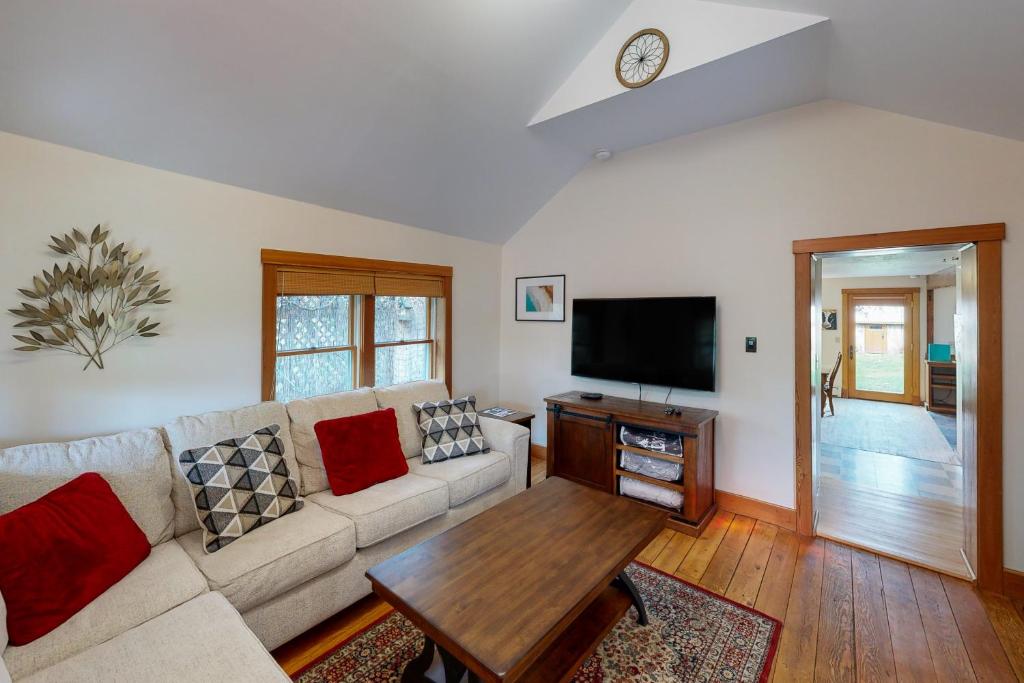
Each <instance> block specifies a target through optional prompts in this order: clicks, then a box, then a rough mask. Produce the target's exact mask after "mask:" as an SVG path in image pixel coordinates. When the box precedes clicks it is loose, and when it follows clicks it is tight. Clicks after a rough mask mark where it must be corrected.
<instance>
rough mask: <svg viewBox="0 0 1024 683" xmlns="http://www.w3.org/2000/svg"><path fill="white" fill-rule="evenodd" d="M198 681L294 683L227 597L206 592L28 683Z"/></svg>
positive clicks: (35, 677) (50, 669)
mask: <svg viewBox="0 0 1024 683" xmlns="http://www.w3.org/2000/svg"><path fill="white" fill-rule="evenodd" d="M196 680H202V681H223V682H225V683H230V682H239V683H240V682H241V681H245V683H289V682H290V679H289V678H288V677H287V676H286V675H285V674H284V672H283V671H282V670H281V667H279V666H278V665H277V662H275V661H274V658H273V657H271V656H270V653H269V652H267V651H266V649H265V648H264V647H263V645H262V644H261V643H260V641H259V640H257V639H256V636H255V635H254V634H253V632H252V631H251V630H249V627H248V626H246V625H245V622H244V621H243V620H242V617H241V615H239V614H238V612H237V611H236V610H235V609H234V608H233V607H232V606H231V605H230V604H229V603H228V601H227V600H225V599H224V596H222V595H220V594H219V593H207V594H206V595H202V596H199V597H198V598H195V599H194V600H189V601H188V602H186V603H185V604H183V605H181V606H179V607H176V608H175V609H173V610H171V611H169V612H167V613H166V614H163V615H161V616H159V617H157V618H156V619H153V620H152V621H148V622H146V623H145V624H142V625H141V626H138V627H136V628H133V629H132V630H130V631H128V632H126V633H123V634H121V635H119V636H118V637H116V638H114V639H113V640H109V641H107V642H105V643H103V644H102V645H99V646H97V647H94V648H92V649H91V650H87V651H85V652H82V653H80V654H78V655H76V656H75V657H72V658H70V659H67V660H65V661H62V662H60V663H59V664H57V665H56V666H52V667H50V668H49V669H45V670H43V671H40V672H38V673H36V674H35V675H34V676H32V677H31V678H28V679H26V683H29V682H30V683H77V682H79V681H104V683H138V682H139V681H145V682H146V683H177V682H179V681H196Z"/></svg>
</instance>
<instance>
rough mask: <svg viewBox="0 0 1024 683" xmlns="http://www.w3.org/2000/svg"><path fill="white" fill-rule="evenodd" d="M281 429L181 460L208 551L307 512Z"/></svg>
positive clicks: (272, 427) (205, 449)
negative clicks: (286, 454) (289, 515)
mask: <svg viewBox="0 0 1024 683" xmlns="http://www.w3.org/2000/svg"><path fill="white" fill-rule="evenodd" d="M280 431H281V428H280V426H278V425H276V424H275V425H269V426H267V427H264V428H263V429H257V430H256V431H255V432H253V433H252V434H247V435H245V436H239V437H237V438H234V439H225V440H224V441H220V442H218V443H215V444H213V445H212V446H203V447H201V448H193V449H191V450H187V451H184V452H183V453H182V454H181V455H179V456H178V466H179V467H180V468H181V474H182V476H183V477H185V479H186V480H187V481H188V483H189V486H190V487H191V489H192V502H193V505H194V507H195V511H196V518H197V519H198V520H199V523H200V524H201V525H202V527H203V547H204V548H205V550H206V552H208V553H212V552H216V551H217V550H220V549H221V548H223V547H224V546H226V545H227V544H229V543H232V542H234V541H236V540H238V539H239V538H241V537H242V536H243V535H245V534H247V533H249V532H250V531H253V530H255V529H258V528H260V527H262V526H264V525H266V524H270V523H272V522H275V521H277V520H278V519H279V518H281V517H283V516H284V515H287V514H290V513H293V512H296V511H297V510H301V509H302V499H301V498H299V482H298V481H296V480H295V478H294V477H293V476H292V473H291V472H289V471H288V465H287V464H286V463H285V461H284V457H283V455H282V454H283V453H284V446H283V445H282V443H281V439H280V438H278V436H277V435H278V433H279V432H280Z"/></svg>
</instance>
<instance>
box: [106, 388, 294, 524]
mask: <svg viewBox="0 0 1024 683" xmlns="http://www.w3.org/2000/svg"><path fill="white" fill-rule="evenodd" d="M268 425H278V427H280V431H278V433H277V436H278V438H279V439H281V446H282V447H283V449H284V453H283V454H282V455H283V456H284V461H285V463H287V465H288V472H289V473H290V474H291V476H292V477H294V478H295V479H296V481H297V482H298V484H299V486H300V488H301V486H302V481H301V476H300V474H299V463H298V462H297V461H296V460H295V452H294V448H293V447H292V437H291V431H290V429H289V427H290V425H289V422H288V412H287V411H286V410H285V409H284V404H283V403H277V402H275V401H267V402H266V403H258V404H256V405H254V406H247V407H245V408H238V409H236V410H223V411H220V412H214V413H205V414H203V415H192V416H187V417H179V418H178V419H177V420H175V421H174V422H171V423H170V424H168V425H165V426H164V431H165V432H166V433H167V441H168V445H169V451H170V453H169V457H170V462H169V463H168V464H169V467H170V469H171V471H172V472H173V473H174V477H173V479H174V486H173V488H172V490H171V497H172V499H173V500H174V535H175V536H181V535H182V534H187V533H188V532H190V531H192V530H193V529H198V528H199V520H198V519H196V508H195V504H194V503H193V498H192V489H191V487H190V486H189V483H188V482H187V481H186V480H185V477H183V476H181V472H180V471H179V470H178V458H179V457H180V456H181V454H182V452H184V451H187V450H191V449H193V448H202V447H204V446H207V447H208V446H210V445H211V444H215V443H220V442H221V441H224V440H225V439H236V438H238V437H240V436H245V435H247V434H252V433H253V432H255V431H256V430H257V429H263V428H264V427H266V426H268ZM114 490H115V491H116V490H117V488H116V487H115V489H114ZM129 509H131V508H129Z"/></svg>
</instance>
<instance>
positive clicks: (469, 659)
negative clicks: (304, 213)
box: [366, 477, 665, 683]
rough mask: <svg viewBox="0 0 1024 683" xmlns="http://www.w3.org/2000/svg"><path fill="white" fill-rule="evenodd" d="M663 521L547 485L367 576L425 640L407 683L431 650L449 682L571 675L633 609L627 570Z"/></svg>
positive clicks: (599, 495)
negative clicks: (437, 658)
mask: <svg viewBox="0 0 1024 683" xmlns="http://www.w3.org/2000/svg"><path fill="white" fill-rule="evenodd" d="M664 523H665V514H664V513H662V512H659V511H657V510H654V509H652V508H649V507H647V506H644V505H641V504H639V503H635V502H632V501H630V500H627V499H626V498H622V497H620V496H613V495H610V494H608V493H603V492H601V491H597V490H595V489H591V488H587V487H585V486H581V485H579V484H575V483H573V482H570V481H568V480H566V479H559V478H557V477H556V478H552V479H546V480H545V481H543V482H541V483H539V484H537V485H536V486H534V487H533V488H531V489H529V490H528V491H526V492H524V493H521V494H519V495H517V496H513V497H512V498H509V499H508V500H506V501H504V502H502V503H499V504H498V505H496V506H494V507H493V508H491V509H489V510H487V511H485V512H483V513H481V514H479V515H477V516H476V517H474V518H472V519H470V520H468V521H466V522H464V523H462V524H460V525H459V526H456V527H454V528H452V529H449V530H448V531H446V532H444V533H443V534H440V535H439V536H435V537H434V538H431V539H429V540H427V541H424V542H423V543H420V544H419V545H417V546H414V547H412V548H410V549H408V550H406V551H405V552H404V553H401V554H399V555H396V556H394V557H392V558H391V559H389V560H386V561H384V562H382V563H380V564H378V565H377V566H375V567H373V568H371V569H370V570H369V571H367V572H366V576H367V578H369V579H370V582H371V583H372V584H373V590H374V591H375V592H376V593H377V594H378V595H379V596H381V597H382V598H383V599H384V600H386V601H387V602H388V603H390V604H391V605H393V606H394V607H395V609H397V610H398V611H399V612H401V613H402V614H404V615H405V616H406V617H407V618H408V619H409V620H410V621H411V622H412V623H414V624H415V625H416V626H417V627H419V628H420V630H422V631H423V633H424V634H425V635H426V644H425V647H424V649H423V651H422V652H421V653H420V655H419V656H418V657H417V658H416V659H414V660H413V661H412V662H410V663H409V665H408V666H407V667H406V669H405V671H404V672H403V674H402V680H403V681H422V680H424V673H425V672H426V670H427V668H428V667H429V666H430V664H431V662H432V661H433V659H434V651H435V647H436V648H437V650H438V651H439V653H440V658H441V661H442V662H443V665H444V675H445V681H447V682H448V683H452V682H453V681H459V680H461V679H462V677H463V675H464V674H465V673H466V671H467V668H468V672H469V680H470V681H537V682H543V683H552V682H554V681H564V680H568V679H569V678H571V677H572V674H573V673H574V672H575V671H576V669H577V668H579V666H580V664H582V663H583V661H584V660H585V659H586V658H587V657H588V656H589V655H590V654H591V653H592V652H593V651H594V649H595V648H596V647H597V645H598V644H599V643H600V642H601V640H602V639H603V638H604V637H605V635H607V634H608V631H610V630H611V628H612V627H613V626H614V625H615V624H616V623H617V622H618V621H619V619H621V618H622V616H623V615H624V614H625V613H626V611H627V610H628V609H629V607H630V605H636V607H637V613H638V615H639V619H640V623H644V624H646V621H647V615H646V611H645V609H644V606H643V602H642V600H641V599H640V596H639V594H638V593H637V592H636V589H635V587H634V586H633V584H632V582H631V581H630V580H629V577H628V576H626V574H625V573H624V572H623V570H624V569H625V567H626V565H628V564H629V563H630V561H631V560H632V559H633V558H634V557H636V555H637V554H638V553H639V552H640V551H641V550H643V548H644V547H646V546H647V544H648V543H650V541H651V540H653V539H654V537H655V536H656V535H657V534H658V532H660V531H661V529H662V528H663V526H664Z"/></svg>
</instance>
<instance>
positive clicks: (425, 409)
mask: <svg viewBox="0 0 1024 683" xmlns="http://www.w3.org/2000/svg"><path fill="white" fill-rule="evenodd" d="M413 408H415V409H416V410H417V411H419V423H420V431H421V432H422V433H423V462H425V463H428V464H429V463H432V462H441V461H442V460H448V459H449V458H458V457H461V456H463V455H472V454H473V453H486V452H487V451H489V450H491V447H490V446H488V445H487V442H486V441H484V433H483V432H482V431H481V430H480V418H479V417H477V414H476V396H464V397H463V398H456V399H453V400H451V401H426V402H424V403H414V404H413Z"/></svg>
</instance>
